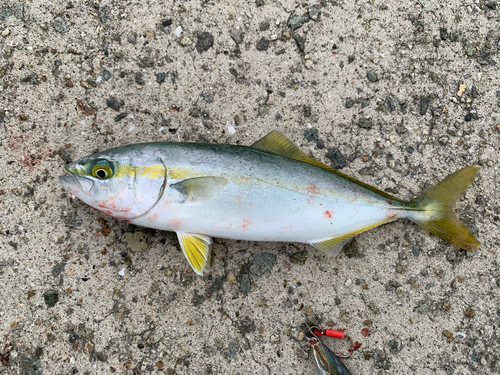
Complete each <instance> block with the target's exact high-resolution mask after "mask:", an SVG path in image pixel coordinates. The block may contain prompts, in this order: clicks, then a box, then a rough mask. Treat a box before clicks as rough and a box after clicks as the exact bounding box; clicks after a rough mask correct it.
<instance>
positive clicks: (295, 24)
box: [288, 14, 310, 31]
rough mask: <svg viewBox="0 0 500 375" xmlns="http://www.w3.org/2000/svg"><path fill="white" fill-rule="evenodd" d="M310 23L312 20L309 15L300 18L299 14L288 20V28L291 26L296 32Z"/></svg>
mask: <svg viewBox="0 0 500 375" xmlns="http://www.w3.org/2000/svg"><path fill="white" fill-rule="evenodd" d="M309 21H310V18H309V16H308V15H307V14H303V15H300V16H299V15H298V14H294V15H292V16H291V17H290V19H289V20H288V26H290V28H291V29H292V31H295V30H297V29H300V28H301V27H302V26H303V25H304V24H305V23H307V22H309Z"/></svg>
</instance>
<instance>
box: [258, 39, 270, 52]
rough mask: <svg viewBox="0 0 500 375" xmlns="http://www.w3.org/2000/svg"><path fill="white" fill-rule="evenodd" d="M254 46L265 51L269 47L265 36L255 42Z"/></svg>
mask: <svg viewBox="0 0 500 375" xmlns="http://www.w3.org/2000/svg"><path fill="white" fill-rule="evenodd" d="M255 48H257V51H267V49H268V48H269V40H267V39H266V38H262V39H261V40H259V41H258V42H257V45H256V46H255Z"/></svg>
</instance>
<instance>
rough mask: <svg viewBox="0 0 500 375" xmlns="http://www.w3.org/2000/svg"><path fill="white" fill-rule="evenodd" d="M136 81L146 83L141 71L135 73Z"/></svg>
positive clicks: (139, 83)
mask: <svg viewBox="0 0 500 375" xmlns="http://www.w3.org/2000/svg"><path fill="white" fill-rule="evenodd" d="M135 83H137V84H138V85H144V84H145V83H146V81H144V78H143V77H142V73H141V72H137V73H135Z"/></svg>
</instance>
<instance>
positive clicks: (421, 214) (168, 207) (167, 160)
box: [59, 130, 480, 275]
mask: <svg viewBox="0 0 500 375" xmlns="http://www.w3.org/2000/svg"><path fill="white" fill-rule="evenodd" d="M479 169H480V167H479V166H477V165H472V166H469V167H466V168H463V169H461V170H459V171H457V172H455V173H453V174H451V175H450V176H448V177H447V178H446V179H444V180H443V181H442V182H440V183H439V184H437V185H436V186H434V187H433V188H431V189H429V190H427V191H426V192H424V193H422V194H421V195H419V196H418V197H416V198H414V199H412V200H410V201H404V200H401V199H398V198H396V197H394V196H392V195H390V194H387V193H386V192H383V191H381V190H378V189H376V188H374V187H373V186H370V185H368V184H366V183H363V182H361V181H358V180H356V179H354V178H352V177H349V176H347V175H345V174H343V173H341V172H339V171H337V170H335V169H333V168H331V167H329V166H327V165H325V164H323V163H321V162H319V161H317V160H316V159H314V158H312V157H310V156H308V155H307V154H305V153H304V152H302V151H301V150H300V149H299V148H298V147H297V146H296V145H295V144H293V143H292V142H291V141H290V140H289V139H288V138H287V137H286V136H285V135H283V134H282V133H281V132H279V131H278V130H275V131H272V132H271V133H269V134H268V135H266V136H265V137H263V138H262V139H260V140H259V141H257V142H256V143H254V144H253V145H251V146H239V145H229V144H205V143H189V142H155V143H139V144H132V145H127V146H121V147H117V148H112V149H109V150H105V151H102V152H98V153H95V154H93V155H90V156H86V157H83V158H81V159H79V160H77V161H74V162H71V163H70V164H68V165H66V167H65V168H64V171H63V175H62V176H60V177H59V180H60V183H61V184H62V185H63V187H64V188H65V189H66V190H67V191H68V192H69V193H70V194H71V195H72V196H75V197H77V198H79V199H80V200H82V201H83V202H84V203H86V204H88V205H89V206H91V207H93V208H95V209H97V210H99V211H101V212H103V213H105V214H106V215H109V216H111V217H113V218H116V219H120V220H124V221H126V222H129V223H132V224H135V225H138V226H142V227H149V228H153V229H158V230H165V231H173V232H176V233H177V237H178V240H179V244H180V247H181V249H182V252H183V253H184V255H185V257H186V258H187V260H188V262H189V264H190V265H191V267H192V268H193V270H194V271H195V272H196V273H197V274H199V275H203V274H204V273H205V272H207V271H208V270H209V269H210V248H211V244H212V237H216V238H226V239H234V240H246V241H268V242H299V243H306V244H310V245H312V246H314V247H315V248H316V249H318V250H320V251H323V252H324V253H327V254H330V255H337V254H338V253H339V252H340V250H341V249H342V247H343V246H344V245H345V244H346V243H347V242H348V241H349V240H350V239H351V238H352V237H353V236H355V235H356V234H358V233H361V232H364V231H366V230H368V229H371V228H375V227H377V226H379V225H381V224H385V223H389V222H392V221H395V220H398V219H409V220H411V221H413V222H414V223H416V224H418V225H419V226H420V227H422V228H424V229H426V230H427V231H429V232H431V233H433V234H435V235H437V236H439V237H441V238H442V239H444V240H446V241H448V242H450V243H451V244H453V245H456V246H458V247H460V248H462V249H466V250H475V249H477V248H479V247H480V243H479V241H478V240H477V239H476V237H475V236H474V234H472V233H471V231H470V230H469V229H467V228H466V227H465V226H464V225H463V224H462V223H461V222H460V220H459V219H458V218H457V216H455V214H454V210H453V207H454V205H455V203H456V201H457V200H458V199H459V198H460V196H461V195H462V194H463V193H464V192H465V190H466V189H467V188H468V186H469V185H470V184H471V183H472V182H473V181H474V179H475V177H476V175H477V173H478V172H479Z"/></svg>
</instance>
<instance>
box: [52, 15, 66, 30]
mask: <svg viewBox="0 0 500 375" xmlns="http://www.w3.org/2000/svg"><path fill="white" fill-rule="evenodd" d="M53 25H54V29H55V30H56V31H57V32H58V33H66V32H68V28H67V26H66V22H65V21H64V19H62V18H61V17H57V18H56V19H54V23H53Z"/></svg>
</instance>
